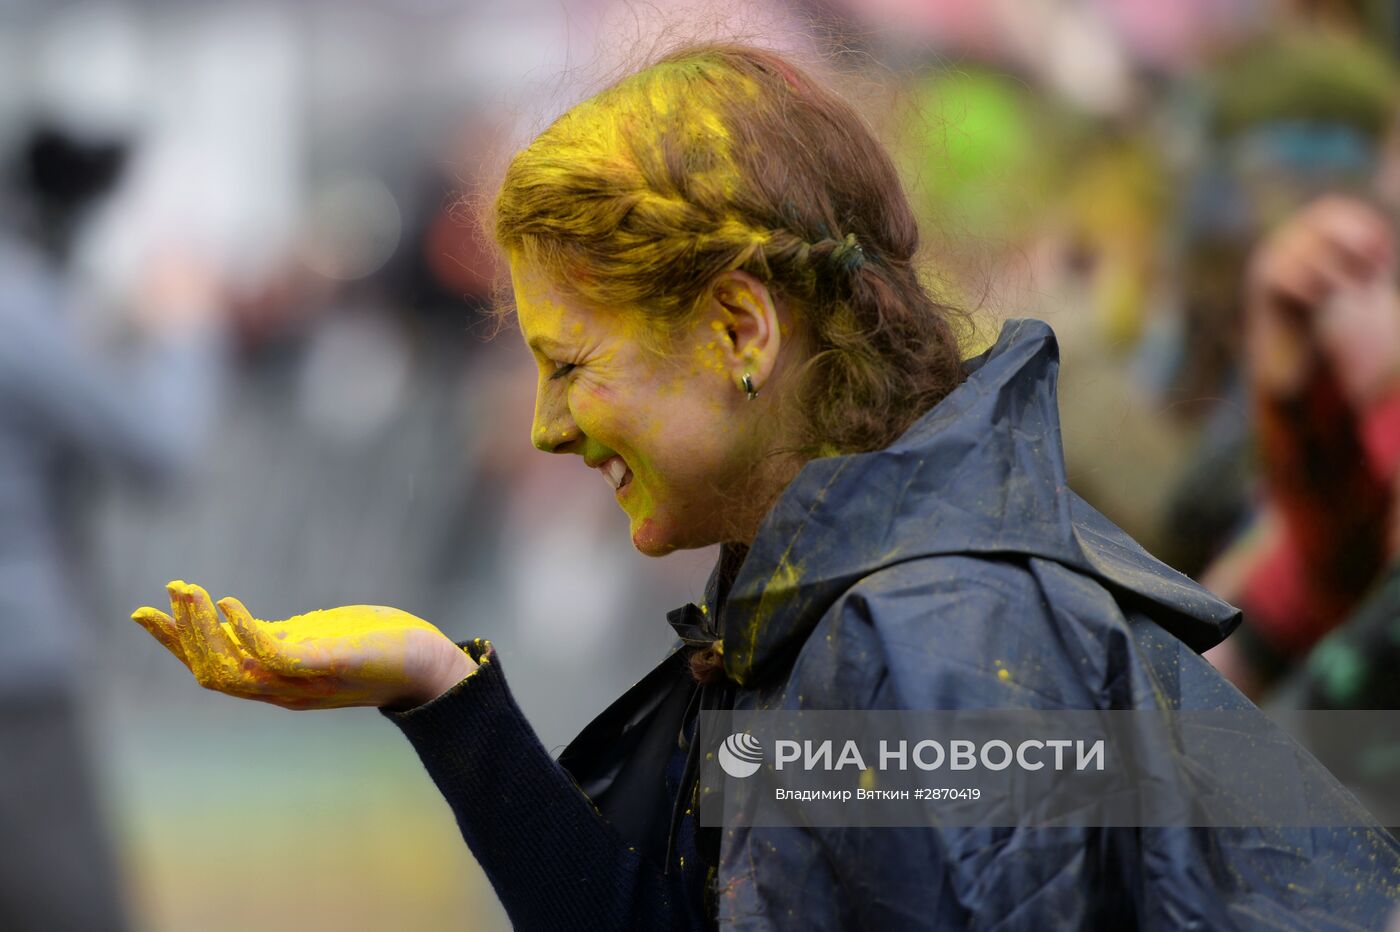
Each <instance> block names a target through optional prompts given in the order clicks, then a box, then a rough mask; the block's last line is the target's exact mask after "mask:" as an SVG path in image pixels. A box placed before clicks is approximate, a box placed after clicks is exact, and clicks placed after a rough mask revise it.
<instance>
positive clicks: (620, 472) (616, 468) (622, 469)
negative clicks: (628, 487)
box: [602, 456, 627, 491]
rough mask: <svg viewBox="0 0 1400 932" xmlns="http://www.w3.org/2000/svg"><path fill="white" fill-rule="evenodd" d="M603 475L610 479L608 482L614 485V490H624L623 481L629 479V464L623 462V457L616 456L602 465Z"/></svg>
mask: <svg viewBox="0 0 1400 932" xmlns="http://www.w3.org/2000/svg"><path fill="white" fill-rule="evenodd" d="M602 470H603V475H605V476H607V477H608V482H610V483H612V487H613V490H614V491H616V490H617V489H620V488H622V480H623V479H625V478H626V477H627V464H626V463H624V462H623V461H622V457H620V456H614V457H613V458H612V459H610V460H608V461H607V462H606V463H604V464H603V465H602Z"/></svg>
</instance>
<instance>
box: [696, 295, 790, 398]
mask: <svg viewBox="0 0 1400 932" xmlns="http://www.w3.org/2000/svg"><path fill="white" fill-rule="evenodd" d="M710 296H711V310H712V311H713V312H714V313H713V314H712V315H710V317H711V321H710V324H709V325H710V326H711V327H712V328H713V329H715V330H716V331H720V335H721V336H722V339H721V340H719V341H718V342H719V343H720V347H721V352H722V355H723V357H724V364H725V367H726V368H727V369H728V370H729V372H730V380H731V381H732V382H733V383H734V385H735V386H736V387H738V388H739V389H740V390H743V388H744V384H743V383H744V376H745V375H747V376H748V377H749V379H750V381H751V383H752V385H753V388H754V390H755V391H758V390H759V389H761V388H762V387H763V386H764V385H766V384H767V383H768V380H769V379H770V378H771V377H772V375H773V370H774V369H775V368H776V366H777V363H778V351H779V350H780V349H781V347H782V342H783V338H784V335H785V334H784V331H783V329H782V326H781V324H782V321H781V319H780V314H779V309H778V305H777V302H776V301H774V300H773V295H772V293H771V292H770V291H769V290H768V287H767V286H766V285H764V284H763V282H761V281H759V280H758V279H757V278H755V277H754V276H752V275H750V274H748V273H747V272H739V271H734V272H725V273H723V274H722V275H719V276H717V277H716V278H715V280H714V281H713V282H712V283H711V286H710Z"/></svg>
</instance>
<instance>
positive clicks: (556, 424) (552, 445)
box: [530, 392, 582, 453]
mask: <svg viewBox="0 0 1400 932" xmlns="http://www.w3.org/2000/svg"><path fill="white" fill-rule="evenodd" d="M580 436H582V432H581V431H580V430H579V429H578V425H577V424H575V423H574V419H573V416H572V415H571V414H570V413H569V406H568V405H567V404H566V403H564V399H563V398H559V397H551V396H550V393H543V392H542V393H541V394H540V395H539V396H538V397H537V398H536V400H535V422H534V424H532V425H531V427H530V442H531V443H533V444H534V445H535V449H536V450H543V451H544V452H545V453H568V452H570V448H571V445H572V444H573V442H574V441H575V440H578V439H579V437H580Z"/></svg>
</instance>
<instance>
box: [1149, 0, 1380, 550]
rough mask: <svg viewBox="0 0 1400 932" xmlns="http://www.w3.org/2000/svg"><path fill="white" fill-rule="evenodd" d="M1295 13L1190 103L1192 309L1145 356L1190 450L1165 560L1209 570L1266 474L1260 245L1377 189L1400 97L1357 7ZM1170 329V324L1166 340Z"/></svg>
mask: <svg viewBox="0 0 1400 932" xmlns="http://www.w3.org/2000/svg"><path fill="white" fill-rule="evenodd" d="M1285 6H1286V7H1288V8H1289V9H1290V12H1289V15H1287V16H1285V17H1284V18H1282V19H1281V20H1280V21H1279V22H1278V23H1276V24H1275V25H1274V27H1273V28H1272V29H1270V30H1269V31H1267V32H1265V33H1264V34H1263V35H1261V36H1258V37H1256V38H1254V39H1252V40H1250V41H1248V42H1245V43H1244V44H1243V45H1241V46H1239V47H1235V48H1227V49H1223V50H1218V51H1216V52H1215V53H1214V55H1213V56H1212V62H1211V64H1210V67H1209V68H1208V69H1207V70H1206V72H1205V73H1204V74H1203V75H1202V76H1201V79H1200V80H1195V81H1187V82H1185V83H1184V86H1183V87H1182V89H1181V92H1180V94H1179V95H1178V96H1179V99H1178V101H1177V104H1178V106H1179V108H1180V109H1182V110H1185V111H1186V112H1195V113H1197V114H1199V116H1198V117H1197V119H1199V121H1200V130H1199V132H1200V138H1199V149H1200V153H1199V157H1198V159H1197V164H1196V165H1195V166H1194V167H1193V168H1192V169H1191V170H1190V172H1189V173H1187V176H1186V177H1184V178H1182V179H1181V187H1182V189H1183V190H1184V192H1185V193H1184V196H1183V197H1182V198H1180V201H1179V205H1178V210H1179V219H1178V230H1177V231H1176V232H1175V233H1174V237H1173V238H1174V241H1175V242H1174V244H1173V249H1174V251H1175V253H1176V255H1177V259H1176V265H1175V269H1174V272H1175V275H1176V279H1177V282H1178V286H1177V287H1178V289H1179V297H1178V301H1177V303H1178V305H1179V310H1178V311H1177V313H1176V315H1175V317H1174V318H1173V319H1172V320H1171V321H1170V322H1169V323H1170V326H1169V327H1167V328H1164V329H1163V330H1162V331H1161V332H1159V334H1158V336H1159V337H1161V338H1159V339H1156V340H1154V341H1153V342H1151V343H1149V344H1145V345H1144V347H1143V351H1142V352H1141V353H1140V357H1141V358H1140V360H1139V364H1140V367H1141V368H1143V369H1144V370H1148V371H1152V372H1153V373H1154V375H1153V376H1152V377H1151V380H1150V387H1151V390H1152V391H1153V392H1154V393H1155V394H1156V396H1157V397H1158V398H1160V399H1161V400H1162V401H1163V402H1164V403H1165V404H1167V405H1169V406H1170V407H1169V417H1170V419H1171V420H1172V421H1174V422H1175V425H1174V426H1176V427H1177V429H1178V430H1180V429H1181V428H1186V429H1187V430H1188V431H1189V434H1188V436H1189V437H1190V447H1189V450H1188V451H1187V453H1186V455H1185V457H1184V458H1183V462H1182V463H1181V464H1180V465H1179V467H1178V469H1177V470H1176V471H1175V473H1174V474H1173V475H1172V477H1171V481H1170V482H1169V483H1168V484H1167V485H1166V486H1165V487H1164V488H1163V489H1162V497H1163V499H1164V502H1163V504H1162V505H1161V506H1160V508H1159V512H1160V515H1159V518H1158V523H1159V525H1160V539H1161V541H1162V551H1161V555H1162V557H1163V558H1164V559H1165V560H1166V561H1167V562H1168V563H1170V564H1171V565H1172V566H1175V567H1176V568H1178V569H1180V570H1181V571H1182V572H1184V573H1186V574H1188V575H1190V576H1199V574H1200V573H1202V572H1203V571H1204V570H1205V569H1206V567H1207V566H1208V565H1210V564H1211V563H1212V561H1214V560H1215V559H1216V558H1218V557H1219V556H1220V555H1221V553H1222V552H1223V551H1224V550H1225V549H1226V547H1228V546H1229V545H1230V544H1231V542H1232V541H1233V540H1234V538H1235V537H1236V536H1237V535H1238V534H1239V532H1240V529H1241V527H1242V526H1244V525H1245V524H1246V523H1248V521H1249V520H1250V517H1251V514H1252V496H1253V491H1254V488H1255V482H1256V477H1257V470H1256V468H1255V463H1254V440H1253V438H1254V423H1253V413H1254V409H1253V408H1251V405H1250V390H1249V386H1248V376H1247V374H1246V373H1245V371H1244V359H1245V351H1244V330H1245V315H1244V312H1243V310H1242V296H1243V295H1244V293H1245V287H1246V270H1247V268H1248V264H1249V260H1250V256H1251V254H1252V251H1253V250H1254V248H1255V247H1256V245H1257V244H1258V243H1259V242H1260V241H1261V240H1262V239H1263V238H1264V237H1265V236H1267V235H1268V234H1269V233H1270V232H1272V231H1274V230H1275V229H1277V228H1278V227H1279V225H1280V224H1282V223H1284V222H1286V221H1287V220H1288V219H1290V218H1291V217H1292V216H1293V215H1295V214H1296V213H1297V212H1298V211H1299V210H1301V209H1302V208H1303V207H1304V205H1306V204H1308V203H1309V202H1311V201H1312V200H1314V199H1316V198H1318V197H1320V196H1322V195H1324V194H1327V193H1343V194H1351V195H1353V196H1361V195H1365V194H1367V193H1368V192H1369V191H1370V190H1371V189H1372V187H1373V184H1374V180H1375V177H1376V172H1377V167H1378V165H1379V164H1380V155H1381V152H1382V147H1383V143H1384V140H1385V139H1386V133H1387V130H1388V128H1389V125H1390V122H1391V120H1392V118H1393V114H1394V111H1395V108H1396V106H1397V104H1400V74H1397V71H1396V68H1395V64H1394V61H1393V58H1392V56H1391V55H1390V54H1388V53H1387V51H1386V50H1385V49H1384V48H1382V47H1379V46H1378V45H1377V44H1376V42H1375V40H1374V34H1373V33H1372V34H1368V33H1366V32H1365V31H1364V30H1363V29H1362V27H1361V26H1360V25H1359V20H1358V18H1357V17H1358V16H1359V14H1357V15H1356V16H1353V17H1350V18H1348V17H1343V16H1342V12H1341V11H1342V8H1345V7H1348V6H1350V4H1346V3H1321V4H1317V3H1290V4H1286V5H1285ZM1167 334H1170V336H1168V335H1167Z"/></svg>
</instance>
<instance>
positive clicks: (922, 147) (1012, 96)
mask: <svg viewBox="0 0 1400 932" xmlns="http://www.w3.org/2000/svg"><path fill="white" fill-rule="evenodd" d="M1029 95H1030V91H1029V89H1028V88H1027V87H1026V86H1025V85H1024V84H1022V83H1020V82H1017V81H1016V80H1014V79H1013V78H1011V77H1010V76H1008V75H1005V74H998V73H995V72H991V71H982V70H963V69H960V70H956V71H953V70H949V71H938V72H933V73H930V74H928V75H925V76H923V77H921V78H919V79H917V80H916V81H915V83H914V84H913V85H912V86H911V87H910V96H911V99H912V103H913V105H914V107H915V109H916V112H917V113H919V114H920V115H921V119H919V120H916V121H915V123H914V125H912V126H909V127H907V128H906V130H905V133H904V138H903V139H902V140H901V144H900V145H899V146H898V149H899V153H898V157H899V159H900V162H901V166H900V167H901V169H902V170H903V175H904V177H905V178H906V179H907V180H908V182H909V184H910V187H911V189H912V190H911V193H912V195H913V197H914V199H915V202H916V205H917V208H918V209H919V210H920V212H921V213H922V214H923V215H924V216H926V217H928V218H929V219H931V220H932V221H933V222H934V223H935V224H937V225H938V226H940V227H947V228H954V227H956V228H957V229H958V231H959V232H965V233H972V234H974V235H985V234H993V233H995V234H997V235H998V236H1002V235H1007V236H1010V237H1014V235H1015V233H1016V232H1019V231H1020V230H1021V228H1022V227H1024V226H1025V221H1026V219H1027V213H1028V211H1027V210H1026V207H1027V206H1028V201H1033V200H1034V199H1035V196H1036V195H1037V193H1038V188H1037V186H1036V183H1035V178H1034V177H1033V175H1034V172H1035V171H1036V170H1037V167H1038V166H1037V163H1036V161H1035V159H1034V147H1035V146H1036V145H1037V142H1036V140H1037V138H1038V133H1037V132H1036V129H1035V125H1034V124H1035V113H1034V107H1033V102H1032V101H1031V100H1030V99H1029Z"/></svg>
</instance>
